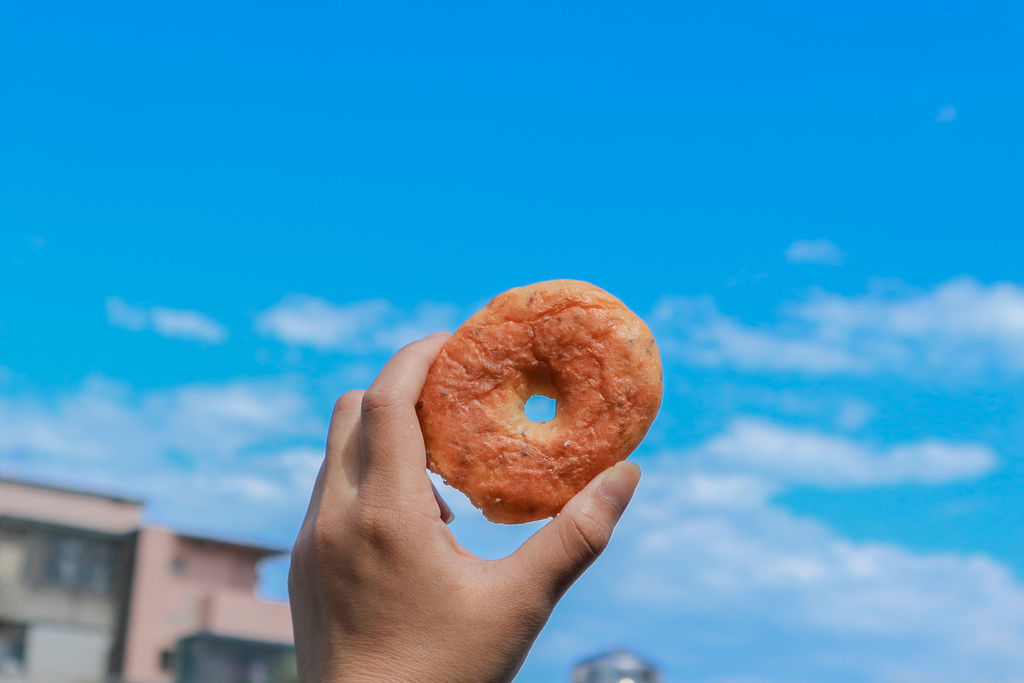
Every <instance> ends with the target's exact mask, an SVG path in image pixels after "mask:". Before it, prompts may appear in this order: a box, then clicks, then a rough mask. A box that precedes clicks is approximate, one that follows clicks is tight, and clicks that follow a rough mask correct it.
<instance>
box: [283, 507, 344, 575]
mask: <svg viewBox="0 0 1024 683" xmlns="http://www.w3.org/2000/svg"><path fill="white" fill-rule="evenodd" d="M308 539H309V540H308V543H307V545H308V548H307V549H306V552H305V553H304V554H306V555H309V556H310V557H311V559H313V560H314V561H315V562H316V563H317V564H324V563H330V562H332V561H333V560H334V558H335V557H336V555H337V553H338V551H339V549H340V547H341V545H342V543H341V528H340V526H339V525H338V524H337V523H336V520H334V519H332V518H329V517H327V516H326V515H317V517H316V518H315V519H314V520H313V521H312V523H311V524H310V528H309V534H308ZM293 554H294V551H293Z"/></svg>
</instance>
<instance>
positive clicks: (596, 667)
mask: <svg viewBox="0 0 1024 683" xmlns="http://www.w3.org/2000/svg"><path fill="white" fill-rule="evenodd" d="M571 683H662V677H661V671H660V670H659V669H658V667H656V666H654V665H653V664H651V663H650V662H646V661H644V660H643V659H641V658H640V657H638V656H637V655H635V654H634V653H632V652H630V651H629V650H626V649H624V648H620V649H616V650H609V651H608V652H603V653H601V654H599V655H597V656H595V657H591V658H589V659H584V660H583V661H581V662H579V663H578V664H577V665H576V666H575V667H573V670H572V679H571Z"/></svg>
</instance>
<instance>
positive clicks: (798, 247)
mask: <svg viewBox="0 0 1024 683" xmlns="http://www.w3.org/2000/svg"><path fill="white" fill-rule="evenodd" d="M843 257H844V255H843V252H841V251H840V250H839V247H837V246H836V245H834V244H832V242H830V241H828V240H796V241H795V242H793V243H792V244H790V245H789V247H787V248H786V260H787V261H788V262H789V263H810V264H814V265H819V266H837V265H839V264H840V263H842V262H843Z"/></svg>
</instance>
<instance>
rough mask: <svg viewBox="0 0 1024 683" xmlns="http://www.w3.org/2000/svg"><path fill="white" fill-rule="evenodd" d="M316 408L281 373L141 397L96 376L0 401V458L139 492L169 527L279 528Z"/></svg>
mask: <svg viewBox="0 0 1024 683" xmlns="http://www.w3.org/2000/svg"><path fill="white" fill-rule="evenodd" d="M322 412H324V413H325V414H320V413H321V411H318V410H317V409H316V407H315V406H314V404H313V403H312V402H311V400H310V399H309V397H308V391H307V389H306V388H304V387H303V386H302V385H300V384H299V383H298V382H297V381H293V380H289V379H270V380H238V381H232V382H227V383H223V384H192V385H186V386H181V387H177V388H173V389H166V390H153V391H144V392H139V391H134V390H132V389H131V388H130V387H128V386H126V385H124V384H122V383H119V382H113V381H111V380H108V379H103V378H93V379H90V380H88V381H87V382H85V383H84V384H83V385H82V386H81V387H79V388H78V389H77V390H74V391H71V392H68V393H66V394H64V395H61V396H58V397H57V398H56V399H54V400H40V399H39V398H37V397H33V396H31V395H22V396H8V397H3V398H0V424H2V425H4V428H3V429H2V430H0V465H2V466H3V470H4V471H5V472H6V473H7V474H11V475H14V476H24V477H31V478H36V479H42V480H47V481H56V482H67V483H71V484H74V485H86V486H90V487H94V488H98V489H107V490H113V491H119V492H123V493H127V494H131V495H141V496H144V497H145V498H146V499H147V500H148V501H149V502H150V508H149V510H150V513H151V514H152V515H153V516H154V517H155V518H157V519H160V520H162V521H165V522H168V523H173V524H175V525H184V526H186V527H188V528H193V529H206V530H208V531H210V532H213V533H229V534H230V533H232V532H233V533H249V534H263V533H266V531H267V529H275V530H277V532H278V533H281V529H282V528H283V525H288V524H290V523H291V522H292V521H293V519H292V518H293V517H294V516H295V515H297V514H299V513H300V512H301V511H302V510H303V509H304V504H305V499H306V497H307V496H308V493H309V487H310V486H311V484H312V477H314V476H315V471H314V472H313V474H312V475H310V471H311V469H312V466H311V465H310V464H309V463H307V462H300V461H299V460H298V457H299V455H297V454H303V453H308V452H314V451H315V450H318V448H317V446H314V444H320V443H321V442H322V440H323V435H324V434H325V430H326V417H327V416H326V412H327V409H326V408H325V409H324V411H322ZM254 501H255V502H259V505H254Z"/></svg>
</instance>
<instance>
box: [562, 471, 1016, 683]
mask: <svg viewBox="0 0 1024 683" xmlns="http://www.w3.org/2000/svg"><path fill="white" fill-rule="evenodd" d="M691 476H692V475H688V474H685V471H680V469H679V468H678V467H677V466H673V465H672V464H670V463H667V462H662V463H661V464H660V465H658V466H654V467H648V469H647V472H646V473H645V481H644V482H643V483H642V486H643V487H644V488H642V489H641V493H640V494H639V495H638V497H637V500H636V502H635V505H634V508H633V509H632V510H631V511H630V512H629V513H628V515H627V517H626V519H625V520H624V522H623V524H622V528H620V529H619V530H618V531H617V532H616V534H617V536H616V539H615V540H614V541H613V542H614V543H616V544H618V545H617V546H615V551H614V552H615V555H614V559H612V560H611V561H610V562H609V563H601V564H599V565H598V566H597V568H596V571H597V572H598V575H599V580H598V581H595V582H592V583H591V584H590V588H591V596H590V598H591V599H594V598H595V596H596V595H604V596H605V597H604V599H603V600H602V601H601V604H602V611H605V612H607V613H611V614H616V615H621V614H635V615H637V616H636V617H634V618H635V619H637V621H638V622H642V623H643V624H644V632H645V633H655V634H657V633H665V634H666V636H665V637H663V638H659V639H658V640H657V641H654V642H652V641H650V640H648V641H647V642H645V646H646V647H647V648H648V649H649V650H653V651H654V652H655V653H656V654H657V655H658V656H659V658H660V659H662V660H663V661H666V662H667V664H668V666H669V667H670V671H673V672H674V673H683V672H685V673H686V674H687V675H688V678H687V680H693V681H704V680H712V679H713V676H717V675H725V674H729V675H736V676H740V675H746V676H754V675H757V676H761V677H763V680H766V681H816V680H829V681H846V680H851V681H852V680H857V681H879V682H891V683H897V682H900V683H903V682H905V681H914V680H918V681H926V680H927V681H934V682H935V683H941V682H949V683H960V682H962V681H971V680H984V681H989V682H996V681H1004V682H1007V683H1009V682H1010V681H1016V680H1018V678H1017V676H1018V675H1019V672H1020V671H1021V670H1022V668H1024V590H1022V588H1021V586H1020V585H1019V583H1018V582H1017V581H1015V580H1014V578H1013V577H1012V576H1011V575H1010V573H1009V572H1008V571H1007V570H1006V569H1005V568H1004V567H1002V566H1001V565H999V564H998V563H996V562H994V561H992V560H990V559H988V558H985V557H981V556H969V555H959V554H954V553H941V554H921V553H914V552H910V551H907V550H904V549H902V548H899V547H896V546H893V545H889V544H883V543H858V542H854V541H850V540H848V539H845V538H843V537H841V536H839V535H838V534H836V533H834V532H833V531H831V530H830V529H828V528H827V527H825V526H824V525H821V524H818V523H816V522H813V521H810V520H807V519H801V518H799V517H796V516H794V515H792V514H791V513H788V512H787V511H785V510H783V509H781V508H779V507H777V506H774V505H772V504H770V503H766V502H753V503H750V502H748V503H747V504H746V505H743V506H738V507H735V508H732V509H729V508H717V509H709V508H707V507H706V506H698V505H694V504H693V502H692V500H691V499H689V498H688V497H687V496H685V495H680V493H679V491H680V490H681V489H682V490H685V484H684V483H683V482H684V481H685V479H686V478H687V477H691ZM577 597H579V598H581V599H583V598H584V596H577ZM630 628H631V625H630V624H626V625H625V629H626V631H627V632H628V631H629V630H630ZM632 628H640V624H639V623H637V624H635V625H634V626H632ZM583 635H584V636H585V635H586V634H585V633H584V634H583ZM655 637H656V638H657V636H655ZM809 642H812V643H813V647H810V648H804V647H802V646H801V645H800V644H801V643H809ZM680 643H685V645H683V646H682V648H681V649H680ZM775 650H778V651H784V652H790V653H792V652H795V651H799V652H800V653H801V654H800V656H789V657H786V658H783V659H779V658H777V657H775V656H774V652H773V651H775Z"/></svg>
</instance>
